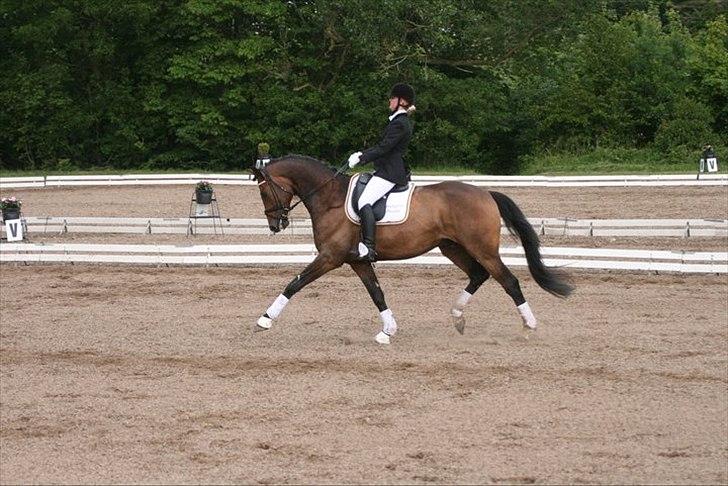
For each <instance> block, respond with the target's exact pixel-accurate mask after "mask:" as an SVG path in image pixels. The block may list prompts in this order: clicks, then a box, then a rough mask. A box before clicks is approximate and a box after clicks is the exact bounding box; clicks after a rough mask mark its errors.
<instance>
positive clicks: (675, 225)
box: [1, 216, 728, 238]
mask: <svg viewBox="0 0 728 486" xmlns="http://www.w3.org/2000/svg"><path fill="white" fill-rule="evenodd" d="M23 221H24V223H25V229H26V230H27V232H28V233H30V234H34V233H45V234H54V233H55V234H62V233H136V234H187V233H196V234H213V233H215V232H216V231H217V232H220V231H221V230H220V226H222V231H224V233H225V234H226V235H267V234H270V230H269V229H268V222H267V220H266V219H264V218H259V219H244V218H241V219H229V218H222V219H221V221H215V225H216V226H217V227H215V226H213V221H212V220H211V219H209V218H204V219H197V221H196V222H195V221H194V220H193V219H189V218H113V217H108V218H107V217H55V216H54V217H27V218H23ZM528 221H529V222H530V223H531V225H532V226H533V228H534V230H536V232H537V233H538V234H540V235H546V236H595V237H600V236H638V237H664V236H669V237H691V236H699V237H718V238H726V237H728V220H725V219H575V218H529V219H528ZM1 231H3V232H4V231H5V228H4V226H3V227H2V230H1ZM501 231H502V233H503V234H506V233H507V230H506V229H505V227H503V228H502V230H501ZM280 234H281V235H289V236H299V235H300V236H310V235H312V234H313V233H312V229H311V220H310V219H295V218H294V219H291V224H290V226H289V227H288V228H287V229H285V230H283V231H282V232H281V233H280Z"/></svg>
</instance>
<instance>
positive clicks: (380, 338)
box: [374, 331, 390, 344]
mask: <svg viewBox="0 0 728 486" xmlns="http://www.w3.org/2000/svg"><path fill="white" fill-rule="evenodd" d="M374 340H375V341H376V342H378V343H379V344H389V343H390V340H389V334H386V333H385V332H384V331H379V334H377V335H376V336H374Z"/></svg>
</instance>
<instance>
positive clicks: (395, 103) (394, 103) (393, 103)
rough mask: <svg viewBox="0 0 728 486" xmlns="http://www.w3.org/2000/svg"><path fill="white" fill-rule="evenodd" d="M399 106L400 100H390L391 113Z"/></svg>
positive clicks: (395, 98)
mask: <svg viewBox="0 0 728 486" xmlns="http://www.w3.org/2000/svg"><path fill="white" fill-rule="evenodd" d="M398 106H399V98H397V97H394V98H389V111H394V110H396V109H397V107H398Z"/></svg>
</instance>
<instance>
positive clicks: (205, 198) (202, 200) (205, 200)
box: [195, 181, 212, 204]
mask: <svg viewBox="0 0 728 486" xmlns="http://www.w3.org/2000/svg"><path fill="white" fill-rule="evenodd" d="M195 201H197V204H210V203H211V202H212V184H210V183H209V182H207V181H200V182H198V183H197V185H196V186H195Z"/></svg>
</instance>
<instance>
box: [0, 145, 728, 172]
mask: <svg viewBox="0 0 728 486" xmlns="http://www.w3.org/2000/svg"><path fill="white" fill-rule="evenodd" d="M716 152H717V153H718V160H719V169H720V172H723V173H724V172H725V165H726V163H728V160H727V159H728V156H724V157H721V154H722V153H726V152H728V148H725V147H717V150H716ZM699 157H700V153H699V151H697V150H696V151H694V152H693V153H689V152H684V153H673V154H669V155H665V154H662V153H660V152H658V151H656V150H653V149H629V148H602V149H596V150H593V151H591V152H587V153H581V154H574V153H546V154H539V155H527V156H524V157H522V159H521V164H520V171H519V174H520V175H586V174H589V175H599V174H695V173H697V171H698V160H699ZM371 170H372V166H371V165H367V166H365V167H362V168H359V167H357V168H356V170H355V171H356V172H359V171H371ZM355 171H349V172H350V173H353V172H355ZM216 172H224V173H230V174H244V173H247V172H246V171H244V170H235V171H230V172H225V171H216V170H209V169H203V168H198V169H168V170H161V169H144V168H142V169H126V170H124V169H109V168H96V169H88V170H68V171H61V170H55V171H42V170H29V171H19V170H1V169H0V177H33V176H48V175H84V174H88V175H96V174H164V173H169V174H174V173H177V174H184V173H188V174H189V173H203V174H205V173H216ZM474 172H475V171H474V170H473V169H472V168H470V167H465V166H459V165H446V164H439V165H431V166H427V167H416V168H414V169H413V173H414V174H416V175H465V174H473V173H474Z"/></svg>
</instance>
